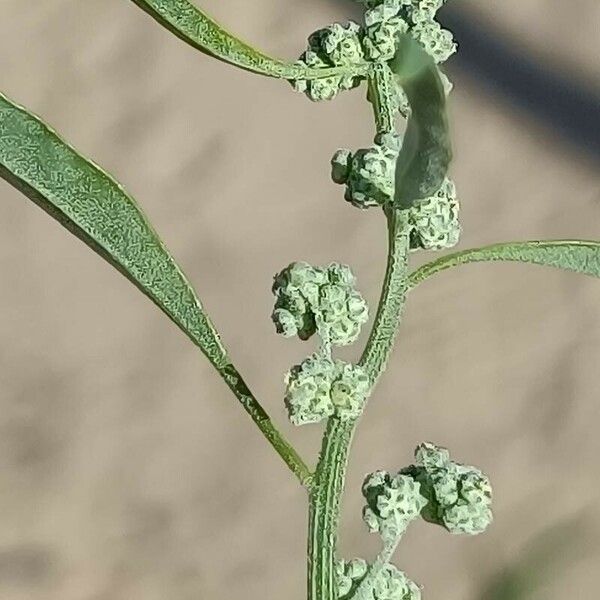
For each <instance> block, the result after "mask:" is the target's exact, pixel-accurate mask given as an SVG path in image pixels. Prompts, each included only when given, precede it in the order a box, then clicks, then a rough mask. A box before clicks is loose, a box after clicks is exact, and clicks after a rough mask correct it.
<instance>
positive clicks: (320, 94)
mask: <svg viewBox="0 0 600 600" xmlns="http://www.w3.org/2000/svg"><path fill="white" fill-rule="evenodd" d="M362 35H363V34H362V30H361V27H360V26H359V25H358V24H357V23H353V22H350V23H349V24H348V25H346V26H345V27H344V26H343V25H340V24H339V23H334V24H333V25H330V26H329V27H325V28H323V29H319V30H318V31H315V32H314V33H313V34H311V35H310V37H309V38H308V49H307V50H306V52H304V53H303V54H302V56H301V57H300V59H299V60H298V64H300V65H305V66H307V67H312V68H317V69H319V68H328V67H344V66H348V67H351V66H352V65H357V64H360V63H362V62H363V60H364V53H363V48H362ZM361 80H362V78H361V77H358V76H355V75H352V74H348V75H341V76H335V77H328V78H326V79H311V80H304V79H300V80H296V81H293V82H292V85H293V86H294V89H295V90H296V91H298V92H302V93H304V94H306V95H307V96H308V97H309V98H310V99H311V100H313V101H315V102H318V101H320V100H332V99H333V98H335V96H337V94H338V93H339V92H340V91H341V90H350V89H352V88H354V87H356V86H357V85H359V84H360V82H361Z"/></svg>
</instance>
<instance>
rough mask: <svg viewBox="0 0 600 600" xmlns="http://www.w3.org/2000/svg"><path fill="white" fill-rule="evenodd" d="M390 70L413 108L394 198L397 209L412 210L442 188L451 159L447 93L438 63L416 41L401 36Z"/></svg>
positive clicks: (398, 167)
mask: <svg viewBox="0 0 600 600" xmlns="http://www.w3.org/2000/svg"><path fill="white" fill-rule="evenodd" d="M389 65H390V68H391V70H392V72H393V73H394V74H395V75H396V77H397V78H398V82H399V83H400V85H401V86H402V89H403V90H404V92H405V93H406V96H407V98H408V101H409V104H410V108H411V115H410V117H409V119H408V123H407V125H406V133H405V135H404V140H403V143H402V149H401V150H400V155H399V156H398V161H397V163H396V180H395V188H396V189H395V195H394V204H395V206H396V207H397V208H410V207H411V206H413V205H414V204H416V203H417V202H418V201H419V200H420V199H423V198H427V197H429V196H432V195H433V194H435V192H437V191H438V190H439V189H440V186H441V185H442V182H443V181H444V177H446V173H447V172H448V167H449V166H450V161H451V160H452V146H451V143H450V132H449V126H448V115H447V111H446V94H445V92H444V86H443V84H442V80H441V79H440V74H439V70H438V67H437V65H436V64H435V61H434V60H433V58H432V57H431V56H430V55H429V54H428V53H427V52H425V50H424V49H423V48H422V47H421V45H420V44H419V43H418V42H417V41H416V40H415V39H414V38H413V37H412V36H410V35H408V34H403V35H401V36H399V43H398V49H397V51H396V55H395V56H394V58H393V59H392V60H391V61H390V63H389Z"/></svg>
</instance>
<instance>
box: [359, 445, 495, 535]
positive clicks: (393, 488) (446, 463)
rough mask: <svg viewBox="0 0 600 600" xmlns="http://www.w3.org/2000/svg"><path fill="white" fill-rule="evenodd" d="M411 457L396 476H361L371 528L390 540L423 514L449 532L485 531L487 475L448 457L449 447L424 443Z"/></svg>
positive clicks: (489, 498) (488, 515)
mask: <svg viewBox="0 0 600 600" xmlns="http://www.w3.org/2000/svg"><path fill="white" fill-rule="evenodd" d="M415 459H416V462H415V464H414V465H411V466H409V467H406V468H405V469H402V470H401V471H400V472H399V473H398V474H397V475H394V476H392V475H390V474H389V473H388V472H387V471H375V472H374V473H371V474H370V475H368V476H367V478H366V479H365V481H364V484H363V488H362V492H363V496H364V498H365V500H366V501H367V504H366V506H365V507H364V509H363V518H364V521H365V523H366V524H367V526H368V528H369V530H370V531H377V532H379V533H380V535H381V537H382V539H383V540H384V541H388V542H389V541H392V540H394V539H396V538H398V537H399V536H401V535H402V534H403V533H404V531H405V530H406V528H407V527H408V525H409V524H410V522H411V521H412V520H414V519H415V518H416V517H417V516H419V515H421V516H422V517H423V518H424V519H425V520H426V521H429V522H431V523H436V524H438V525H443V526H444V527H445V528H446V529H447V530H448V531H450V532H451V533H468V534H477V533H481V532H482V531H484V530H485V529H486V528H487V526H488V525H489V524H490V523H491V522H492V511H491V504H492V489H491V486H490V481H489V479H488V477H487V476H486V475H484V474H483V473H482V472H481V471H480V470H479V469H477V468H475V467H471V466H465V465H462V464H460V463H456V462H454V461H452V460H450V454H449V452H448V450H446V449H445V448H441V447H439V446H436V445H434V444H431V443H428V442H425V443H423V444H420V445H419V446H418V447H417V449H416V451H415Z"/></svg>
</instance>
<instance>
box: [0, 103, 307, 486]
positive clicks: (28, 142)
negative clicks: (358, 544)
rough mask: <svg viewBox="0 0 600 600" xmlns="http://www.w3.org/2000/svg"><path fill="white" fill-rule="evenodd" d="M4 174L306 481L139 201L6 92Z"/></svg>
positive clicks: (0, 140) (0, 157) (0, 138)
mask: <svg viewBox="0 0 600 600" xmlns="http://www.w3.org/2000/svg"><path fill="white" fill-rule="evenodd" d="M0 177H2V178H4V179H5V180H6V181H8V183H10V184H11V185H13V186H14V187H15V188H17V189H19V190H20V191H21V192H23V193H24V194H25V195H26V196H28V197H29V198H30V199H31V200H33V201H34V202H35V203H36V204H37V205H38V206H40V207H41V208H42V209H43V210H45V211H46V212H47V213H48V214H49V215H51V216H52V217H54V218H55V219H56V220H58V221H59V222H60V223H61V224H62V225H63V226H64V227H66V228H67V229H68V230H69V231H71V232H72V233H73V234H75V235H76V236H77V237H78V238H80V239H81V240H82V241H83V242H85V243H86V244H87V245H88V246H90V248H92V249H93V250H94V251H96V252H97V253H98V254H99V255H100V256H102V257H103V258H104V259H106V260H107V261H108V262H109V263H111V264H112V265H113V266H115V267H116V268H117V269H118V270H119V271H120V272H121V273H122V274H123V275H125V277H127V278H128V279H129V280H130V281H132V282H133V283H134V284H135V285H136V286H137V287H138V288H139V289H140V290H141V291H142V292H143V293H144V294H146V296H148V297H149V298H150V299H151V300H152V301H153V302H154V303H155V304H156V305H157V306H158V307H159V308H161V309H162V310H163V312H165V313H166V314H167V315H168V316H169V317H170V318H171V319H172V320H173V321H174V322H175V323H176V324H177V325H178V326H179V327H180V328H181V329H182V330H183V331H184V332H185V333H186V334H187V335H188V337H189V338H190V339H191V340H192V342H194V344H196V345H197V346H198V347H199V348H200V349H201V350H202V352H204V354H205V355H206V356H207V358H208V359H209V360H210V362H211V363H212V364H213V365H214V367H215V368H216V369H217V371H218V372H219V374H220V375H221V376H222V377H223V379H224V380H225V382H226V383H227V385H228V386H229V387H230V388H231V390H232V391H233V392H234V394H235V395H236V397H237V398H238V400H239V401H240V402H241V404H242V405H243V407H244V408H245V409H246V411H247V412H248V413H249V414H250V416H251V417H252V419H253V420H254V421H255V423H256V424H257V425H258V427H259V428H260V430H261V431H262V432H263V434H264V435H265V437H266V438H267V439H268V440H269V442H270V443H271V444H272V445H273V446H274V447H275V449H276V450H277V452H278V453H279V454H280V455H281V456H282V458H283V459H284V460H285V461H286V463H287V464H288V466H290V468H291V469H292V471H294V473H296V475H298V477H299V478H300V479H301V480H302V479H303V478H304V479H305V480H308V479H309V477H310V475H309V473H308V469H307V468H306V466H305V465H304V464H303V463H302V461H301V459H300V458H299V457H298V456H297V454H296V453H295V451H294V450H293V448H291V447H290V446H289V444H287V442H285V440H283V438H281V436H280V434H279V433H278V432H277V430H276V429H275V428H274V426H273V424H272V423H271V421H270V419H269V417H268V415H267V414H266V413H265V411H264V410H263V408H262V406H261V405H260V404H259V402H258V401H257V400H256V399H255V398H254V396H253V395H252V393H251V392H250V390H249V389H248V387H247V385H246V384H245V382H244V380H243V379H242V377H241V375H240V374H239V373H238V371H237V370H236V369H235V367H234V366H233V364H232V363H231V361H230V359H229V357H228V355H227V352H226V350H225V348H224V347H223V345H222V344H221V341H220V339H219V336H218V334H217V332H216V331H215V329H214V327H213V325H212V323H211V322H210V320H209V318H208V316H207V315H206V313H205V312H204V309H203V308H202V304H201V303H200V300H199V299H198V297H197V296H196V293H195V292H194V290H193V289H192V286H191V285H190V283H189V282H188V280H187V279H186V277H185V275H184V274H183V273H182V271H181V269H180V268H179V267H178V266H177V264H176V263H175V261H174V260H173V258H172V256H171V255H170V254H169V252H168V250H167V249H166V248H165V246H164V244H163V243H162V242H161V240H160V238H159V237H158V235H157V234H156V232H155V231H154V229H153V228H152V226H151V225H150V224H149V223H148V221H147V219H146V217H145V216H144V214H143V213H142V211H141V210H140V209H139V208H138V206H137V204H136V203H135V201H134V200H133V199H132V198H131V197H130V196H129V195H128V194H127V192H125V190H124V189H123V188H122V187H121V186H120V185H119V184H118V183H117V182H116V181H115V180H114V179H112V177H110V175H108V174H106V173H105V172H104V171H102V169H100V168H99V167H98V166H96V165H95V164H94V163H92V162H91V161H89V160H87V159H85V158H83V157H82V156H81V155H79V154H78V153H77V152H76V151H75V150H74V149H73V148H72V147H71V146H69V145H68V144H66V143H65V142H64V141H63V140H61V139H60V138H59V137H58V135H57V134H56V133H55V132H54V131H53V130H52V129H50V128H49V127H48V126H47V125H45V124H44V123H43V122H42V121H41V120H40V119H38V118H37V117H35V116H33V115H31V114H30V113H28V112H27V110H26V109H24V108H22V107H20V106H18V105H16V104H14V103H13V102H12V101H10V100H9V99H8V98H6V97H5V96H4V95H2V94H0Z"/></svg>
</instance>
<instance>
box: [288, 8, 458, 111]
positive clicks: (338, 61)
mask: <svg viewBox="0 0 600 600" xmlns="http://www.w3.org/2000/svg"><path fill="white" fill-rule="evenodd" d="M358 1H359V2H361V3H362V4H363V5H364V6H365V9H366V10H365V15H364V27H361V26H360V25H358V24H357V23H354V22H352V21H351V22H350V23H348V24H347V25H346V26H343V25H340V24H339V23H335V24H333V25H330V26H329V27H325V28H323V29H320V30H318V31H316V32H315V33H313V34H312V35H311V36H310V37H309V38H308V49H307V50H306V51H305V52H304V53H303V54H302V56H301V57H300V59H299V60H298V63H299V64H301V65H304V66H307V67H313V68H327V67H350V68H349V69H348V73H347V74H345V75H337V76H334V77H327V78H321V79H311V80H296V81H295V82H294V87H295V89H296V90H297V91H299V92H303V93H305V94H306V95H307V96H308V97H309V98H310V99H311V100H313V101H319V100H331V99H333V98H335V96H337V94H338V93H339V92H340V91H342V90H349V89H352V88H354V87H356V86H357V85H359V84H360V82H361V79H362V78H361V77H360V76H357V75H353V74H352V69H351V67H352V66H356V65H359V64H361V63H363V62H364V61H365V60H367V61H378V62H387V61H389V60H391V59H392V58H393V56H394V54H395V51H396V44H397V39H398V35H399V34H402V33H410V35H412V36H413V37H414V38H415V39H416V40H417V41H418V42H419V43H420V44H421V45H422V46H423V48H424V49H425V50H426V51H427V52H428V53H429V54H430V55H431V56H432V57H433V58H434V60H435V61H436V63H438V64H440V63H442V62H444V61H446V60H447V59H448V58H449V57H450V56H451V55H452V54H454V52H456V43H455V42H454V39H453V37H452V34H451V33H450V32H449V31H448V30H446V29H443V28H442V27H441V25H440V24H439V23H438V22H437V21H436V19H435V17H436V13H437V11H438V10H439V9H440V8H441V7H442V5H443V4H444V0H358ZM445 85H446V87H447V88H450V87H451V84H450V83H449V82H447V83H445ZM398 94H399V96H400V97H401V96H402V95H403V94H402V90H401V89H400V88H399V89H398ZM402 105H404V109H403V110H402V111H401V112H403V114H405V116H406V113H407V111H408V107H407V105H406V103H405V102H402V100H401V99H400V98H399V106H402Z"/></svg>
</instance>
